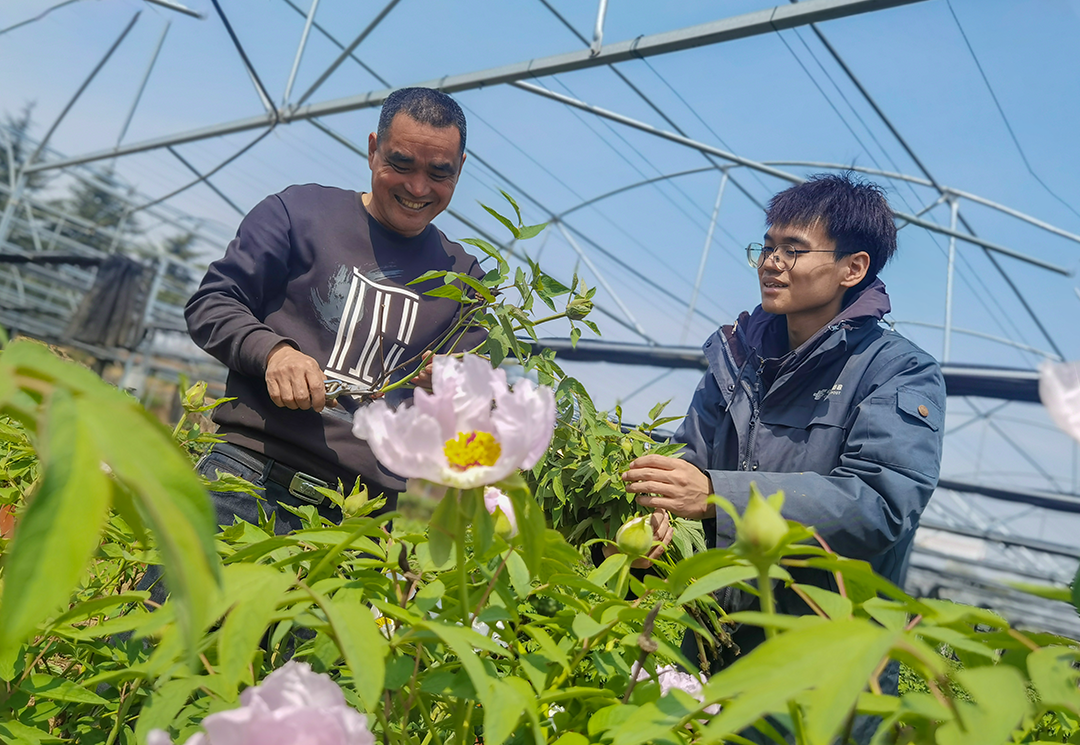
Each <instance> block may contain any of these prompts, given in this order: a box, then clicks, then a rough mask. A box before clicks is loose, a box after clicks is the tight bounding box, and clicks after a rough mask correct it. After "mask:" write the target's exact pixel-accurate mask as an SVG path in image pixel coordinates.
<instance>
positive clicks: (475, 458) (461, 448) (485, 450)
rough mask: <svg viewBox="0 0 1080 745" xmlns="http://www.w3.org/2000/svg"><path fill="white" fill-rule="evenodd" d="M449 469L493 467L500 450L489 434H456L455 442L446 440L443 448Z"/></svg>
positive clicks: (463, 469)
mask: <svg viewBox="0 0 1080 745" xmlns="http://www.w3.org/2000/svg"><path fill="white" fill-rule="evenodd" d="M443 452H444V453H446V460H447V461H448V462H449V463H450V467H451V468H454V469H456V470H458V471H467V470H468V469H470V468H472V467H474V466H493V465H495V461H497V460H498V459H499V454H500V453H501V452H502V448H500V447H499V443H498V442H496V441H495V438H494V437H493V436H492V435H491V433H490V432H458V436H457V439H456V440H447V441H446V445H445V446H444V447H443Z"/></svg>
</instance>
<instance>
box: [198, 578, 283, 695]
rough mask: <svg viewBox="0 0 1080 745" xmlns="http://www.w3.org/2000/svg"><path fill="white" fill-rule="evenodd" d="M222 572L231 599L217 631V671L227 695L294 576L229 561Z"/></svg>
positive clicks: (239, 678) (242, 674) (245, 671)
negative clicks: (227, 612)
mask: <svg viewBox="0 0 1080 745" xmlns="http://www.w3.org/2000/svg"><path fill="white" fill-rule="evenodd" d="M223 574H224V581H225V593H224V596H225V598H227V599H228V600H229V601H231V603H232V609H231V610H230V611H229V614H228V616H226V618H225V623H223V624H222V625H221V631H220V632H218V639H217V645H218V668H217V672H218V674H219V675H221V677H222V678H223V681H222V684H221V690H222V691H224V692H225V694H226V696H227V698H228V696H229V694H230V692H234V691H236V689H237V688H238V687H239V685H240V683H241V681H242V680H244V678H245V676H246V675H247V674H248V665H250V664H251V661H252V659H253V658H254V657H255V653H256V652H257V651H258V649H259V641H260V640H261V639H262V637H263V634H264V633H265V631H266V628H267V626H269V625H270V622H271V620H272V617H273V615H274V611H275V610H276V608H277V605H278V603H279V602H280V601H281V599H282V595H283V594H284V593H285V591H286V590H288V589H289V587H290V586H291V585H292V583H293V577H292V576H290V575H288V574H284V573H282V572H280V571H278V570H277V569H274V568H272V567H268V566H264V565H261V564H231V565H229V566H227V567H225V569H224V572H223ZM233 695H235V694H233ZM228 700H230V701H231V700H234V699H233V698H228Z"/></svg>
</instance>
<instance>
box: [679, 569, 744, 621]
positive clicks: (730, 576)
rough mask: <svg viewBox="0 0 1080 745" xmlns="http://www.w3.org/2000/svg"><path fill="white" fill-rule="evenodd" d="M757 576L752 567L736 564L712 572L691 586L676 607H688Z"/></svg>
mask: <svg viewBox="0 0 1080 745" xmlns="http://www.w3.org/2000/svg"><path fill="white" fill-rule="evenodd" d="M756 576H757V569H756V568H754V567H752V566H744V565H741V564H736V565H735V566H728V567H723V568H722V569H717V570H716V571H715V572H710V573H709V574H707V575H705V576H704V577H702V578H701V579H699V580H698V581H696V582H694V583H693V584H691V585H690V586H689V587H688V588H686V591H685V592H683V594H682V595H680V596H679V599H678V600H676V601H675V603H676V605H686V604H687V603H691V602H693V601H694V600H697V599H698V598H700V597H704V596H705V595H708V594H710V593H713V592H716V591H717V590H719V589H720V588H721V587H728V586H730V585H733V584H735V583H736V582H745V581H746V580H748V579H753V578H754V577H756ZM725 610H726V609H725Z"/></svg>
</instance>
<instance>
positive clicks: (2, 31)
mask: <svg viewBox="0 0 1080 745" xmlns="http://www.w3.org/2000/svg"><path fill="white" fill-rule="evenodd" d="M77 2H79V0H64V2H62V3H57V4H56V5H54V6H52V7H51V8H46V9H45V10H43V11H42V12H40V13H38V14H37V15H36V16H34V17H33V18H28V19H27V20H25V21H19V22H18V23H16V24H15V25H13V26H8V27H7V28H0V36H3V35H4V34H6V33H7V32H8V31H14V30H15V29H17V28H22V27H23V26H26V25H29V24H31V23H35V22H37V21H40V20H41V19H42V18H44V17H45V16H47V15H49V13H52V12H53V11H54V10H59V9H60V8H63V7H64V6H65V5H71V4H72V3H77Z"/></svg>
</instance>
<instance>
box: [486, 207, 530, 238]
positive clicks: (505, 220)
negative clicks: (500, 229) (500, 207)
mask: <svg viewBox="0 0 1080 745" xmlns="http://www.w3.org/2000/svg"><path fill="white" fill-rule="evenodd" d="M480 206H481V207H483V208H484V209H485V210H487V212H488V214H489V215H491V216H492V217H494V218H495V219H496V220H498V221H499V222H501V223H502V224H503V225H505V226H506V229H507V230H509V231H510V232H511V233H512V234H513V236H514V237H515V238H517V237H518V236H519V235H520V234H521V231H519V230H518V228H517V226H516V225H514V223H512V222H511V221H510V220H509V218H506V217H503V216H502V215H500V214H499V213H498V212H496V211H495V210H493V209H491V207H488V206H487V205H486V204H483V203H481V204H480Z"/></svg>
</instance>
